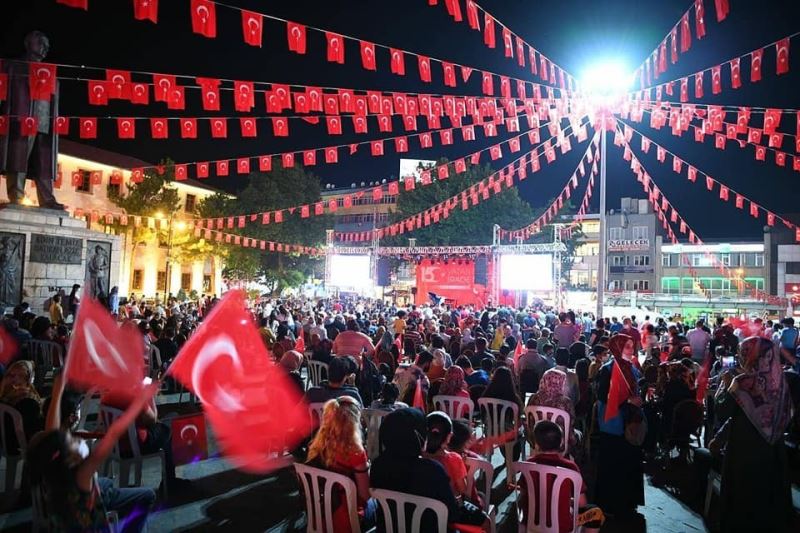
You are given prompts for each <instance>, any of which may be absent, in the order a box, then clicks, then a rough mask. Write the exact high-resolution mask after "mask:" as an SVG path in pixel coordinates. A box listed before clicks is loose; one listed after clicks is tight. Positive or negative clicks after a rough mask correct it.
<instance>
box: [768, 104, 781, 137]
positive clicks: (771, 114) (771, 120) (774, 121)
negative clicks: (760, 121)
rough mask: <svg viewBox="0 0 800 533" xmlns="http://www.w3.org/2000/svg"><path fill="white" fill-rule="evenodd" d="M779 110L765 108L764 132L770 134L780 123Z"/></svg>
mask: <svg viewBox="0 0 800 533" xmlns="http://www.w3.org/2000/svg"><path fill="white" fill-rule="evenodd" d="M781 115H782V113H781V110H780V109H767V110H766V112H765V113H764V133H766V134H767V135H772V134H773V133H775V131H776V130H777V129H778V128H779V127H780V125H781Z"/></svg>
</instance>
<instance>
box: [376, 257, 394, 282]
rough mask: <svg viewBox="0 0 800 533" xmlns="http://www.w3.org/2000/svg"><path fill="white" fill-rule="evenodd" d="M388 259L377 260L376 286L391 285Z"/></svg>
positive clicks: (380, 258)
mask: <svg viewBox="0 0 800 533" xmlns="http://www.w3.org/2000/svg"><path fill="white" fill-rule="evenodd" d="M389 261H390V259H389V258H388V257H379V258H378V286H379V287H388V286H389V285H391V284H392V279H391V278H392V265H391V264H390V263H389Z"/></svg>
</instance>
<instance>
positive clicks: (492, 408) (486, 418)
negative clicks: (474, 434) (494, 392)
mask: <svg viewBox="0 0 800 533" xmlns="http://www.w3.org/2000/svg"><path fill="white" fill-rule="evenodd" d="M478 407H480V410H481V417H482V418H483V427H484V434H485V436H486V438H487V439H488V440H489V441H490V442H492V445H491V446H490V447H489V449H488V451H487V457H486V458H487V459H488V460H489V461H490V462H491V460H492V454H494V448H495V446H497V447H500V446H502V447H503V451H504V455H505V460H506V479H508V482H509V483H511V482H512V481H513V479H514V465H513V462H514V459H513V453H514V444H515V443H516V441H517V431H518V424H519V406H517V404H516V403H514V402H509V401H506V400H498V399H496V398H478ZM509 411H510V412H511V415H512V416H511V419H512V420H513V421H514V429H513V430H507V429H506V419H507V418H508V416H507V414H508V413H509ZM512 434H513V435H512ZM509 436H513V437H514V438H513V439H510V440H508V442H505V443H503V442H500V441H501V440H504V439H505V438H507V437H509Z"/></svg>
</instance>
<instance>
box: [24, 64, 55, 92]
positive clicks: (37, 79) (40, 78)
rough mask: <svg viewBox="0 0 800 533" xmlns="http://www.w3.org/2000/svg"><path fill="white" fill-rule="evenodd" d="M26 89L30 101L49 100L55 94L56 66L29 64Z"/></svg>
mask: <svg viewBox="0 0 800 533" xmlns="http://www.w3.org/2000/svg"><path fill="white" fill-rule="evenodd" d="M28 72H29V77H28V88H29V89H30V98H31V100H47V101H49V100H50V97H51V96H53V94H55V92H56V66H55V65H51V64H49V63H30V65H29V66H28Z"/></svg>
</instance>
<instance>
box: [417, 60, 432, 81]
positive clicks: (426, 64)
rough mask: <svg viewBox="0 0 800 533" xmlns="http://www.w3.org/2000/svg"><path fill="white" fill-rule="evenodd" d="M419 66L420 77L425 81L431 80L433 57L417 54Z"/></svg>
mask: <svg viewBox="0 0 800 533" xmlns="http://www.w3.org/2000/svg"><path fill="white" fill-rule="evenodd" d="M417 66H418V68H419V79H420V80H422V81H424V82H430V81H431V59H430V58H429V57H426V56H423V55H419V56H417Z"/></svg>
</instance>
